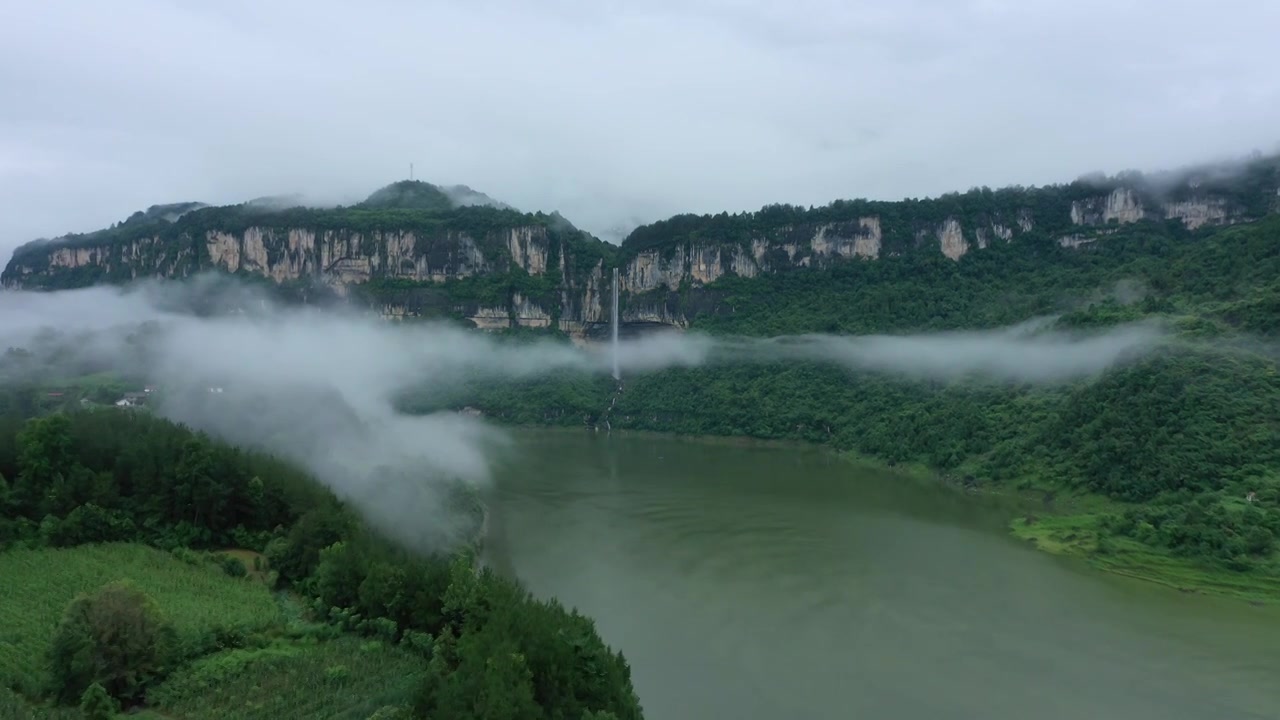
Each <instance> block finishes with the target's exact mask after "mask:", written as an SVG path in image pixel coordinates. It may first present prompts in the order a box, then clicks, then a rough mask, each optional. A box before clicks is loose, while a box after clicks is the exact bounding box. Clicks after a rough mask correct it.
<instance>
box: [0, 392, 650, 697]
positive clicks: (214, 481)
mask: <svg viewBox="0 0 1280 720" xmlns="http://www.w3.org/2000/svg"><path fill="white" fill-rule="evenodd" d="M41 395H44V393H41ZM69 405H70V407H66V406H62V407H56V408H50V407H40V405H39V403H33V402H32V393H31V392H25V393H24V392H7V393H6V394H5V395H4V403H3V405H2V406H0V547H2V548H3V551H0V567H3V568H5V571H4V572H5V573H6V574H5V583H4V584H5V585H6V586H7V589H6V590H4V591H0V618H3V619H4V621H5V622H4V631H5V632H6V633H8V635H7V637H6V639H7V640H10V641H12V645H11V647H12V653H11V652H10V651H9V647H10V646H9V645H6V646H5V647H4V648H0V676H3V678H2V679H3V680H4V683H3V687H0V711H3V712H6V713H12V715H6V717H9V716H14V717H88V718H99V717H110V716H111V713H113V712H115V711H116V710H119V709H127V708H135V709H141V710H143V711H144V712H145V711H147V710H148V709H155V710H156V711H157V712H160V713H162V714H160V715H157V717H164V716H165V715H164V714H163V713H166V712H171V711H174V709H175V708H183V707H186V708H190V709H189V710H186V711H184V712H183V715H182V716H184V717H205V716H210V717H230V716H235V717H282V716H287V717H296V716H307V717H378V718H393V717H431V718H437V717H469V718H493V719H497V718H530V719H534V718H557V719H559V718H566V719H573V720H577V719H579V718H584V717H596V718H639V717H641V711H640V705H639V702H638V700H637V698H636V696H635V694H634V692H633V690H632V688H631V682H630V671H629V669H628V666H627V663H626V661H625V660H624V659H623V658H622V656H621V654H619V653H615V652H613V651H611V650H610V649H609V648H608V647H606V646H605V645H604V644H603V642H602V641H601V640H600V638H599V636H598V635H597V634H596V632H595V629H594V626H593V624H592V622H591V621H590V620H589V619H587V618H585V617H583V616H581V615H579V614H578V613H576V612H574V611H570V610H568V609H566V608H564V607H562V606H560V605H559V604H558V603H556V602H554V601H549V602H548V601H541V600H536V599H534V598H532V597H531V596H530V595H529V593H528V592H526V591H525V590H524V589H523V588H522V587H520V586H519V585H518V584H516V583H515V582H513V581H510V580H506V579H503V578H500V577H498V576H496V575H495V574H494V573H493V572H491V571H490V570H488V569H486V568H483V567H480V566H479V565H478V564H477V563H476V561H475V560H474V548H472V547H469V546H466V547H461V548H459V549H458V551H457V552H456V553H455V554H453V555H447V556H422V555H419V554H415V553H411V552H408V551H406V550H404V549H402V548H400V547H398V546H396V545H393V544H392V543H390V542H387V541H386V540H384V539H383V538H382V537H381V536H380V535H379V534H378V533H377V532H376V531H374V530H373V529H371V528H369V527H368V526H366V525H365V524H363V523H362V522H361V520H360V518H359V517H358V516H357V515H356V514H355V513H354V512H353V511H352V510H350V509H349V508H348V507H347V506H346V505H344V503H342V502H340V501H339V500H338V499H337V498H336V497H335V496H334V495H333V494H332V493H330V492H329V491H328V490H326V489H325V488H323V487H321V486H320V485H318V484H317V483H316V482H315V481H314V480H313V479H312V478H310V477H309V476H307V475H306V474H305V473H304V472H302V471H300V470H298V469H297V468H295V467H293V466H292V465H290V464H288V463H285V462H282V461H280V460H278V459H275V458H273V457H270V456H267V455H264V454H260V453H256V452H248V451H244V450H240V449H236V448H233V447H230V446H228V445H226V444H223V443H221V442H218V441H215V440H213V439H210V438H209V437H207V436H205V435H203V434H199V433H195V432H193V431H191V430H189V429H187V428H185V427H183V426H179V425H175V424H173V423H170V422H168V421H166V420H163V419H159V418H157V417H155V416H153V415H152V414H150V413H148V412H146V411H144V410H141V409H116V408H109V407H108V408H104V407H100V406H96V405H93V404H90V405H89V406H88V409H77V408H78V404H76V403H70V404H69ZM31 411H34V412H35V414H34V415H31ZM204 567H207V568H208V571H207V572H205V571H203V570H201V568H204ZM215 575H216V576H219V577H222V580H220V581H219V580H217V579H216V577H213V576H215ZM19 590H21V592H20V593H18V594H14V593H15V592H18V591H19ZM196 590H198V592H196V594H195V596H194V597H193V596H192V593H193V592H195V591H196ZM200 593H204V594H203V595H201V594H200ZM63 607H65V611H62V608H63ZM50 608H52V611H53V612H55V613H56V612H59V611H62V614H61V618H60V619H57V618H56V617H49V616H48V612H49V610H50ZM40 618H47V620H50V621H52V620H57V622H56V627H55V626H54V625H53V624H49V625H45V624H43V622H42V621H41V620H40ZM349 638H350V640H349ZM358 638H364V640H362V641H357V640H356V639H358ZM351 643H354V645H352V644H351ZM362 643H363V644H362ZM330 648H333V651H330ZM342 648H346V650H343V649H342ZM353 648H358V650H356V651H355V654H356V655H359V656H362V657H364V658H365V660H363V661H360V660H359V659H358V658H356V657H351V656H350V653H351V652H352V649H353ZM344 654H348V657H347V659H346V660H343V659H342V656H343V655H344ZM273 673H274V675H273ZM381 673H386V674H385V675H381ZM249 675H254V676H257V677H258V678H259V682H267V683H268V684H269V683H270V678H273V677H276V676H279V677H280V678H282V679H283V680H282V682H284V686H282V687H281V688H280V689H279V690H278V695H277V696H274V697H271V698H267V699H261V700H258V701H250V700H246V698H245V697H244V696H243V694H241V693H240V691H239V690H238V689H237V688H238V687H239V686H238V685H237V683H242V682H245V681H246V680H245V678H246V677H247V676H249ZM312 677H314V680H304V679H300V678H312ZM285 681H287V682H285ZM219 703H221V705H220V704H219ZM317 703H318V704H317ZM77 708H78V709H77ZM201 708H203V709H201ZM215 708H221V709H220V710H218V712H214V709H215ZM307 708H312V709H313V710H314V711H315V712H314V714H311V713H310V712H308V711H307ZM361 708H363V710H361ZM357 710H359V714H353V713H356V711H357ZM282 712H283V713H285V714H284V715H281V714H280V713H282ZM206 713H207V714H208V715H206ZM273 713H274V714H273ZM298 713H302V715H299V714H298ZM342 713H345V714H342Z"/></svg>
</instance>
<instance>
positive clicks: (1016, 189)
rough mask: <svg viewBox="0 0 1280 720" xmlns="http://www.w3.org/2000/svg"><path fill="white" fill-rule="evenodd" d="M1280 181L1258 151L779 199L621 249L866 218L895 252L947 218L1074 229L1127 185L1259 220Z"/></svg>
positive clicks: (682, 224) (722, 240) (685, 221)
mask: <svg viewBox="0 0 1280 720" xmlns="http://www.w3.org/2000/svg"><path fill="white" fill-rule="evenodd" d="M1278 186H1280V156H1269V157H1261V156H1259V157H1255V158H1252V159H1250V160H1248V161H1246V162H1243V163H1239V164H1235V165H1231V166H1227V167H1215V166H1202V167H1193V168H1187V169H1184V170H1180V171H1174V172H1167V173H1160V174H1156V175H1152V176H1145V175H1143V174H1142V173H1138V172H1125V173H1120V174H1118V175H1115V176H1106V175H1094V176H1090V177H1086V178H1081V179H1079V180H1076V181H1074V182H1071V183H1066V184H1061V185H1047V186H1043V187H1021V186H1013V187H1005V188H1000V189H996V190H993V189H991V188H987V187H983V188H974V189H971V190H969V191H967V192H963V193H954V192H953V193H947V194H944V195H941V196H939V197H936V198H923V199H921V198H907V199H904V200H900V201H878V200H863V199H859V200H837V201H835V202H832V203H830V204H828V205H824V206H821V207H809V208H804V207H800V206H796V205H787V204H773V205H766V206H764V207H763V208H761V209H760V210H757V211H755V212H743V213H733V214H730V213H726V212H722V213H718V214H715V215H693V214H682V215H675V216H673V217H671V218H668V219H666V220H660V221H658V222H654V223H650V224H648V225H642V226H640V227H638V228H636V229H635V230H633V231H632V232H631V233H630V234H629V235H628V236H627V238H626V239H625V240H623V243H622V250H623V254H624V255H625V256H634V255H635V254H636V253H638V252H641V251H644V250H652V249H670V248H673V247H674V246H675V245H677V244H680V243H684V242H695V243H706V244H725V245H742V246H746V245H748V244H749V243H750V242H751V241H752V240H753V239H760V238H769V239H773V240H781V239H784V238H785V236H786V234H787V233H789V232H790V231H791V230H792V229H793V228H795V227H797V226H802V225H810V226H812V225H814V224H821V223H838V222H849V221H856V220H858V219H859V218H863V217H877V218H879V222H880V227H881V232H882V236H883V247H884V249H885V250H886V251H889V252H903V251H907V250H911V249H913V248H914V247H915V246H916V244H917V233H919V232H921V231H924V232H926V233H929V234H930V236H932V233H933V232H934V231H935V230H936V229H937V227H938V225H939V224H941V223H942V222H944V221H946V220H948V219H955V220H957V221H959V222H960V223H961V225H962V226H963V227H965V228H967V229H972V228H978V227H983V228H990V227H992V226H993V225H996V224H999V225H1003V226H1004V227H1005V228H1009V229H1011V230H1015V231H1020V221H1021V220H1023V219H1024V218H1025V219H1028V220H1030V221H1031V223H1032V224H1033V225H1034V227H1035V234H1037V235H1041V236H1045V237H1047V236H1049V235H1056V234H1061V233H1064V232H1069V231H1071V230H1072V229H1073V228H1074V223H1073V221H1072V217H1071V209H1072V204H1073V203H1075V202H1079V201H1089V200H1091V199H1093V198H1097V197H1099V196H1105V195H1107V194H1108V193H1110V192H1111V191H1112V190H1114V189H1116V188H1121V187H1123V188H1128V189H1130V190H1132V191H1133V192H1134V194H1135V195H1136V196H1137V199H1138V200H1139V202H1141V203H1142V204H1143V206H1144V207H1146V208H1148V209H1149V210H1155V209H1156V208H1157V207H1158V206H1159V205H1160V204H1161V203H1162V202H1178V201H1187V200H1193V199H1203V198H1206V197H1208V198H1215V199H1217V200H1220V201H1222V202H1224V203H1225V204H1226V205H1227V206H1228V207H1230V208H1232V209H1233V210H1235V211H1237V212H1239V213H1241V214H1242V215H1245V216H1247V217H1251V218H1257V217H1261V216H1263V215H1265V214H1267V213H1270V212H1274V211H1275V206H1274V204H1275V191H1276V188H1277V187H1278ZM810 234H811V233H810ZM885 254H887V253H885Z"/></svg>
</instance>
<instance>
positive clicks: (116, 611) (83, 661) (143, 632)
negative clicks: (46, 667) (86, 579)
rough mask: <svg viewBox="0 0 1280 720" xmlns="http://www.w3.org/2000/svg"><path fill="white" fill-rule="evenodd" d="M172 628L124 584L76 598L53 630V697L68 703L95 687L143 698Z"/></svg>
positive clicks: (143, 597)
mask: <svg viewBox="0 0 1280 720" xmlns="http://www.w3.org/2000/svg"><path fill="white" fill-rule="evenodd" d="M172 640H173V636H172V630H171V629H170V627H169V626H168V624H167V623H165V622H164V620H163V619H162V618H161V616H160V613H159V611H158V610H157V609H156V607H155V603H154V602H153V601H152V600H151V598H150V597H148V596H147V595H146V594H145V593H143V592H142V591H140V590H138V589H137V588H135V587H133V586H132V585H130V584H128V583H124V582H118V583H111V584H109V585H106V586H103V587H102V588H100V589H99V590H98V591H97V592H95V593H94V594H92V595H81V596H79V597H77V598H76V599H75V600H72V601H71V604H70V605H68V606H67V609H66V612H65V613H64V614H63V617H62V621H61V622H60V623H59V624H58V628H57V630H56V631H55V632H54V637H53V646H52V648H51V650H50V658H49V661H50V662H49V664H50V669H51V673H52V677H51V680H52V685H53V688H52V689H53V691H54V694H55V695H56V696H57V697H58V699H59V700H61V701H63V702H66V703H71V702H75V701H77V700H79V699H80V698H81V696H83V695H84V694H85V692H86V691H87V690H88V689H89V687H90V686H91V685H94V684H95V683H96V684H98V685H101V686H102V687H103V689H105V690H106V692H107V694H108V695H110V696H111V697H113V698H118V699H121V700H126V701H133V700H137V699H138V698H140V697H141V696H142V692H143V690H144V689H145V688H146V686H147V684H148V683H149V682H150V681H152V680H153V679H155V678H156V677H157V676H158V675H159V674H160V673H161V671H162V669H163V667H164V659H165V657H166V654H167V653H168V652H169V648H172V646H173V645H172Z"/></svg>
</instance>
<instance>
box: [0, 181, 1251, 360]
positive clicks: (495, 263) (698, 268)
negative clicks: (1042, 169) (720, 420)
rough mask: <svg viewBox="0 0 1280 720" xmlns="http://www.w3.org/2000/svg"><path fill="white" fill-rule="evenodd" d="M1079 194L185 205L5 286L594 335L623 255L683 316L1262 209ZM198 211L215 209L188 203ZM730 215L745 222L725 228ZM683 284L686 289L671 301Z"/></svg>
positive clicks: (644, 314)
mask: <svg viewBox="0 0 1280 720" xmlns="http://www.w3.org/2000/svg"><path fill="white" fill-rule="evenodd" d="M988 192H989V191H988ZM1076 194H1077V196H1078V197H1075V198H1074V199H1070V200H1069V202H1068V201H1065V200H1064V201H1061V202H1059V203H1058V204H1057V205H1054V206H1052V207H1048V208H1046V206H1045V203H1043V202H1040V203H1039V204H1037V202H1035V200H1036V197H1037V196H1035V195H1034V193H1024V194H1023V195H1021V196H1015V197H1014V199H1015V200H1020V201H1025V203H1023V202H1009V201H1007V200H1005V201H1001V202H995V203H988V204H987V205H984V206H982V207H981V208H980V209H979V210H977V211H975V210H973V209H972V208H971V207H967V206H965V205H964V204H963V203H952V204H950V205H949V204H947V202H946V201H945V198H944V199H940V200H937V201H914V202H915V203H916V204H915V205H912V204H911V203H910V202H904V203H879V202H866V201H859V202H858V203H857V204H853V205H849V206H847V207H844V209H843V210H842V211H841V212H843V214H844V215H845V216H846V217H842V218H837V219H828V218H823V217H816V218H813V219H810V218H811V217H812V216H815V215H817V216H821V215H822V210H820V211H808V212H806V211H803V210H801V209H795V211H794V212H793V213H792V215H791V216H788V217H786V218H784V219H783V220H782V221H779V222H772V221H767V220H769V218H767V217H766V218H764V219H763V220H762V219H760V218H756V219H754V220H752V221H751V222H750V223H747V224H744V222H745V221H742V219H741V217H740V216H732V217H729V216H724V215H721V216H705V217H703V218H700V219H699V218H694V219H693V220H687V219H686V220H684V221H683V222H685V225H683V226H681V228H675V229H673V230H671V231H670V232H666V231H663V232H666V234H661V233H658V238H659V241H656V242H651V243H649V246H647V247H646V246H641V245H638V244H637V243H633V242H632V241H631V240H628V241H627V242H626V243H624V244H623V246H622V248H621V249H613V250H607V251H606V250H601V246H602V245H603V243H601V241H598V240H595V239H594V238H589V236H586V235H585V234H583V233H577V231H573V232H571V233H565V232H560V231H558V230H556V229H553V227H552V226H551V225H550V224H548V223H545V222H529V223H527V224H516V225H511V226H507V227H495V228H490V229H487V230H485V231H483V232H476V231H471V230H467V229H450V228H443V229H442V228H438V227H433V228H430V229H425V230H423V229H412V228H406V229H372V230H357V229H352V228H344V227H337V228H334V227H329V228H322V227H302V226H277V225H269V224H254V225H249V226H247V227H243V228H241V229H232V228H219V227H216V226H215V227H200V226H198V225H197V224H195V223H189V226H184V224H183V223H184V222H185V220H184V219H178V220H177V221H176V223H175V224H172V225H163V226H158V227H159V229H158V230H157V231H156V232H155V233H151V234H148V233H142V234H139V233H136V232H135V233H133V236H132V237H127V238H121V237H119V236H118V235H117V236H109V237H104V238H103V239H102V241H101V242H96V241H95V236H76V237H75V238H74V242H72V241H63V242H60V241H48V242H45V243H42V244H29V245H28V246H24V247H23V248H20V249H19V251H18V252H16V253H15V255H14V258H13V259H12V260H11V261H10V263H9V264H8V266H7V267H6V269H5V271H4V273H3V277H2V279H3V284H4V286H5V287H7V288H11V289H23V288H26V289H42V288H57V287H78V286H83V285H88V284H93V283H97V282H115V283H120V282H128V281H131V280H135V279H138V278H143V277H152V276H163V277H186V276H189V275H192V274H195V273H198V272H204V271H210V270H213V271H221V272H226V273H231V274H236V275H242V276H249V277H256V278H261V279H266V280H270V281H271V282H273V283H276V284H279V285H287V284H290V283H310V284H315V285H319V286H323V287H325V288H328V289H330V290H332V291H333V292H334V293H336V294H337V295H339V296H344V297H349V298H358V299H360V300H361V301H363V302H366V303H367V304H369V305H370V306H371V307H372V308H373V309H374V310H375V311H377V312H379V313H380V314H382V315H384V316H385V317H388V318H393V319H412V318H417V317H434V316H441V315H445V316H453V317H457V318H462V319H465V320H467V321H469V322H470V323H471V324H473V325H475V326H476V327H480V328H486V329H498V328H507V327H530V328H550V327H554V328H558V329H560V330H562V331H564V332H566V333H569V334H571V335H575V336H588V335H592V334H595V333H598V332H600V330H601V328H603V327H604V325H605V324H606V323H607V322H608V318H609V307H608V303H609V298H610V297H611V291H610V287H609V283H610V280H609V279H608V278H609V276H610V274H611V270H612V267H613V266H614V264H616V265H617V266H618V267H619V269H620V284H621V288H620V291H621V294H622V298H623V300H622V311H621V319H622V321H623V322H624V323H630V324H641V325H652V324H657V325H664V326H675V327H684V326H687V325H688V322H689V319H690V312H691V309H692V310H693V311H706V312H714V311H715V307H714V300H713V299H708V300H707V301H706V303H705V305H706V306H705V307H701V308H699V307H698V302H697V300H696V297H695V301H694V302H693V306H692V308H691V306H690V303H689V300H688V297H689V295H690V294H689V293H688V292H687V291H694V293H693V294H694V295H695V296H696V294H697V291H698V290H699V289H700V288H703V287H705V286H708V285H711V284H713V283H715V282H716V281H717V280H719V279H721V278H724V277H726V276H736V277H743V278H751V277H756V276H759V275H761V274H764V273H771V272H777V271H781V270H786V269H791V268H817V267H826V266H830V265H831V264H833V263H838V262H873V261H876V260H878V259H880V258H883V257H887V256H896V255H902V254H904V253H925V254H928V253H933V254H935V255H936V256H938V257H940V258H946V259H948V260H950V261H960V260H961V259H962V258H963V257H965V256H966V255H967V254H969V253H972V252H980V251H982V250H984V249H986V248H989V247H991V246H992V245H994V244H997V243H1015V242H1018V241H1019V240H1020V239H1021V238H1023V237H1026V236H1037V237H1048V238H1050V239H1052V241H1053V242H1056V243H1057V244H1058V245H1060V246H1061V247H1064V248H1080V247H1083V246H1086V245H1089V244H1091V243H1094V242H1097V241H1099V240H1100V239H1102V238H1104V237H1106V235H1107V234H1108V233H1110V232H1113V231H1114V230H1115V229H1116V228H1117V227H1119V226H1123V225H1127V224H1132V223H1136V222H1140V221H1150V220H1155V221H1170V220H1172V221H1178V222H1180V223H1182V225H1183V226H1185V227H1186V228H1187V229H1190V230H1196V229H1199V228H1201V227H1205V226H1212V225H1223V224H1230V223H1234V222H1240V221H1244V220H1247V219H1250V216H1249V214H1248V213H1247V210H1246V208H1244V207H1243V206H1241V205H1240V203H1238V202H1234V201H1233V200H1232V199H1231V198H1229V197H1225V196H1218V195H1213V194H1210V193H1201V194H1198V195H1196V194H1192V195H1191V196H1186V195H1185V194H1184V196H1182V197H1180V198H1178V199H1176V200H1168V201H1164V200H1160V199H1155V198H1152V197H1151V196H1149V195H1144V194H1143V193H1141V192H1138V191H1136V190H1134V189H1131V188H1127V187H1116V188H1114V189H1111V190H1109V191H1107V192H1097V193H1094V194H1082V193H1076ZM926 203H927V204H926ZM970 204H972V203H970ZM833 207H835V206H834V205H833ZM850 208H852V209H850ZM837 209H839V208H837ZM1273 209H1274V208H1273ZM823 210H825V209H823ZM200 212H205V211H196V212H194V213H192V215H188V216H185V217H188V218H189V217H193V216H198V215H199V213H200ZM763 213H764V211H762V213H761V214H763ZM828 214H831V213H830V212H828ZM523 217H526V218H527V217H530V216H523ZM541 217H545V216H541ZM688 217H692V216H688ZM717 223H718V224H717ZM734 223H736V224H734ZM330 224H332V223H330ZM661 225H663V223H657V224H655V226H652V227H654V228H657V227H658V226H661ZM720 226H725V227H730V228H731V229H732V232H731V233H721V234H720V235H717V234H716V232H714V230H715V229H716V228H717V227H720ZM658 229H659V230H661V228H658ZM653 234H654V233H653V232H650V235H653ZM639 235H643V233H641V232H640V231H637V233H634V234H633V237H634V236H639ZM584 238H586V239H584ZM680 292H684V294H685V300H684V302H683V303H676V302H673V301H672V298H673V295H675V294H676V293H680Z"/></svg>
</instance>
